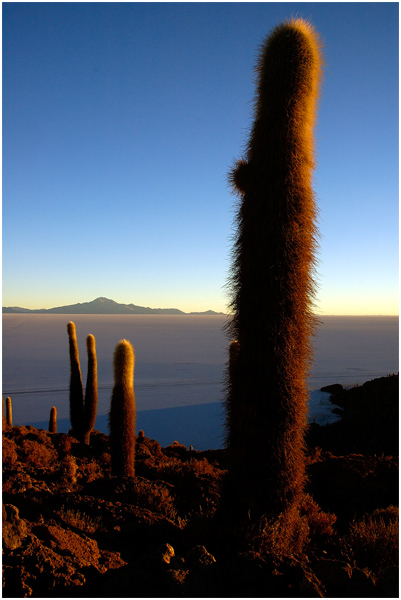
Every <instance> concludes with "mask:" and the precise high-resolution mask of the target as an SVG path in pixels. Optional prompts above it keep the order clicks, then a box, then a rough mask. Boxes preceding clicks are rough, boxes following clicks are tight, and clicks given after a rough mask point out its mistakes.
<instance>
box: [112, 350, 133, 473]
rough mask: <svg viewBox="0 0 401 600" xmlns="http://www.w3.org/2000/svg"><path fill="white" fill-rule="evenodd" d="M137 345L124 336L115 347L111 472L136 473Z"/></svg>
mask: <svg viewBox="0 0 401 600" xmlns="http://www.w3.org/2000/svg"><path fill="white" fill-rule="evenodd" d="M134 366H135V354H134V349H133V347H132V346H131V344H130V343H129V342H128V341H127V340H121V342H119V343H118V344H117V346H116V348H115V351H114V388H113V393H112V397H111V403H110V411H109V430H110V453H111V465H112V474H113V475H114V476H117V477H134V476H135V442H136V440H135V422H136V406H135V393H134Z"/></svg>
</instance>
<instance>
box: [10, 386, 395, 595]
mask: <svg viewBox="0 0 401 600" xmlns="http://www.w3.org/2000/svg"><path fill="white" fill-rule="evenodd" d="M333 391H334V392H335V394H336V395H335V396H334V400H335V402H336V403H338V405H339V409H338V410H341V411H342V412H341V414H342V419H341V421H339V422H338V423H334V424H332V425H328V426H325V427H319V426H317V425H314V426H311V428H310V429H309V432H308V438H307V443H308V473H309V483H308V488H307V490H306V494H305V497H304V501H303V504H302V509H301V514H302V523H301V525H300V531H299V536H298V538H297V540H296V542H295V543H294V546H293V548H292V551H291V552H288V551H287V552H286V553H284V554H283V552H281V551H280V548H275V547H267V548H266V547H264V549H263V551H262V550H261V549H260V546H259V547H258V548H257V549H256V547H252V544H250V545H249V547H247V548H242V549H239V548H236V547H233V546H232V545H231V544H230V541H229V540H228V539H227V538H224V537H222V536H221V534H219V528H218V527H216V515H217V514H218V512H217V509H218V505H219V497H220V485H221V481H222V478H223V477H224V473H225V468H226V455H225V451H224V450H208V451H206V452H197V451H194V450H192V449H187V448H185V447H184V446H182V445H180V444H179V443H178V442H175V443H174V444H172V445H171V446H169V447H167V448H162V447H161V446H160V444H159V443H158V442H157V441H155V440H151V439H149V438H147V437H138V438H137V449H136V477H135V478H134V479H132V478H127V479H123V480H117V479H115V478H113V477H111V468H110V452H109V438H108V436H107V435H105V434H102V433H99V432H94V433H93V434H92V436H91V443H90V446H85V445H84V444H80V443H78V442H76V440H75V439H74V438H72V437H70V436H68V435H66V434H62V433H60V434H51V433H49V432H47V431H44V430H37V429H35V428H33V427H13V428H6V429H5V430H4V431H3V597H73V596H78V597H365V598H369V597H398V566H397V565H398V508H397V505H398V417H397V415H398V376H389V377H386V378H381V379H378V380H374V381H372V382H368V383H367V384H365V385H364V386H360V387H358V388H354V390H350V391H348V392H346V391H345V390H342V389H339V388H337V389H336V390H333ZM395 417H397V419H396V422H395Z"/></svg>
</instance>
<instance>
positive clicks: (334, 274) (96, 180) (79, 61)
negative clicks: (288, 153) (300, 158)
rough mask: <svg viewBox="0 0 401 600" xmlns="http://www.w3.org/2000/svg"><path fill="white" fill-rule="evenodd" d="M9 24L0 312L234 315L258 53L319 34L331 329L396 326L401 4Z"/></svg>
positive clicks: (218, 8)
mask: <svg viewBox="0 0 401 600" xmlns="http://www.w3.org/2000/svg"><path fill="white" fill-rule="evenodd" d="M2 8H3V282H2V283H3V306H24V307H28V308H49V307H52V306H59V305H61V304H72V303H75V302H86V301H89V300H93V299H94V298H96V297H98V296H106V297H108V298H112V299H114V300H116V301H117V302H123V303H130V302H133V303H134V304H139V305H144V306H151V307H159V306H162V307H177V308H181V309H182V310H184V311H202V310H207V309H209V308H210V309H214V310H216V311H225V310H226V307H227V296H226V293H225V290H224V284H225V283H226V281H227V274H228V269H229V264H230V262H229V261H230V247H231V243H232V231H233V229H232V225H233V217H234V206H235V204H236V200H235V198H234V197H233V196H232V195H231V193H230V188H229V186H228V183H227V172H228V170H229V168H230V167H231V165H232V163H233V161H234V159H236V158H238V157H240V155H241V152H242V150H243V148H244V145H245V143H246V141H247V132H248V130H249V127H250V125H251V119H252V100H253V98H254V92H255V85H254V84H255V81H254V72H253V68H254V65H255V62H256V59H257V55H258V49H259V47H260V44H261V42H262V41H263V39H264V38H265V36H266V35H267V34H268V33H269V31H270V30H271V29H272V28H273V27H274V26H275V25H277V24H278V23H279V22H280V21H282V20H285V19H286V18H287V17H291V16H301V17H304V18H308V19H310V20H311V21H312V23H313V24H314V26H315V28H316V29H317V31H318V32H319V34H320V36H321V38H322V40H323V43H324V57H325V61H326V66H325V77H324V85H323V89H322V96H321V101H320V108H319V114H318V122H317V130H316V140H317V153H318V166H317V169H316V173H315V190H316V195H317V203H318V206H319V211H320V216H319V229H320V234H321V238H320V250H319V263H318V274H319V293H318V297H317V312H319V313H320V314H396V313H398V132H399V128H398V3H381V2H378V3H364V2H361V3H347V2H344V3H292V2H289V3H285V2H284V3H280V2H279V3H269V2H265V3H131V2H127V3H108V2H105V3H78V2H72V3H36V2H33V3H17V2H16V3H13V2H5V3H3V4H2Z"/></svg>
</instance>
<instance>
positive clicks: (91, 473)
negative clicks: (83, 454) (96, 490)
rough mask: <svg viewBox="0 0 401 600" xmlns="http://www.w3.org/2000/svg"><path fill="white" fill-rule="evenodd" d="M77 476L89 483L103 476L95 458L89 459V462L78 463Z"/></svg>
mask: <svg viewBox="0 0 401 600" xmlns="http://www.w3.org/2000/svg"><path fill="white" fill-rule="evenodd" d="M79 476H80V478H82V479H84V480H85V481H86V482H87V483H89V482H91V481H95V480H96V479H99V478H100V477H103V472H102V469H101V467H100V465H98V464H97V462H96V461H95V460H91V461H90V462H86V463H81V464H80V466H79Z"/></svg>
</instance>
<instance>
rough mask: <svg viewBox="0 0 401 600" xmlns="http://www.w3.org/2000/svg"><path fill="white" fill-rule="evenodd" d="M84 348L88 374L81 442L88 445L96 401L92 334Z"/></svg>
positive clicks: (95, 411) (94, 345)
mask: <svg viewBox="0 0 401 600" xmlns="http://www.w3.org/2000/svg"><path fill="white" fill-rule="evenodd" d="M86 348H87V352H88V374H87V379H86V389H85V403H84V414H83V428H82V429H83V434H82V435H83V440H82V441H83V442H84V443H85V444H89V441H90V434H91V432H92V431H93V428H94V427H95V423H96V414H97V399H98V391H97V357H96V340H95V337H94V336H93V335H92V334H89V335H88V337H87V338H86Z"/></svg>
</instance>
